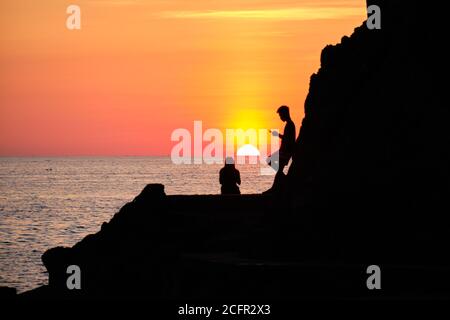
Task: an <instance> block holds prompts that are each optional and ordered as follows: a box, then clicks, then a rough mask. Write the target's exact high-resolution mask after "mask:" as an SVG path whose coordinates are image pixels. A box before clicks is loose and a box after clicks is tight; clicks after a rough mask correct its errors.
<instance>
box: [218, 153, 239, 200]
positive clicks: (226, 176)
mask: <svg viewBox="0 0 450 320" xmlns="http://www.w3.org/2000/svg"><path fill="white" fill-rule="evenodd" d="M219 174H220V177H219V181H220V184H221V185H222V187H221V193H222V194H241V191H240V190H239V185H240V184H241V175H240V173H239V170H238V169H236V167H235V166H234V159H233V158H231V157H228V158H226V160H225V166H224V167H223V168H222V169H220V173H219Z"/></svg>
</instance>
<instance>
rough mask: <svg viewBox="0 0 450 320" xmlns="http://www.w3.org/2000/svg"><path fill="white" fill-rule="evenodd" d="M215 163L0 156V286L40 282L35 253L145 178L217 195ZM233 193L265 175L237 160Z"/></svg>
mask: <svg viewBox="0 0 450 320" xmlns="http://www.w3.org/2000/svg"><path fill="white" fill-rule="evenodd" d="M220 168H221V165H206V164H204V165H175V164H172V162H171V160H170V158H169V157H65V158H36V157H30V158H0V286H9V287H14V288H16V289H17V290H18V292H23V291H26V290H29V289H33V288H35V287H37V286H40V285H43V284H46V283H47V273H46V270H45V268H44V266H43V264H42V262H41V255H42V254H43V253H44V252H45V251H46V250H47V249H50V248H53V247H56V246H72V245H74V244H75V243H77V242H78V241H79V240H81V239H82V238H84V237H85V236H86V235H88V234H91V233H96V232H97V231H99V230H100V226H101V224H102V223H103V222H104V221H109V220H110V219H111V218H112V216H113V215H114V214H115V213H116V212H117V211H118V210H119V209H120V208H121V207H122V206H123V205H124V204H125V203H127V202H129V201H131V200H132V199H133V198H134V197H135V196H137V195H138V194H139V193H140V191H141V190H142V189H143V188H144V187H145V186H146V185H147V184H149V183H162V184H164V185H165V191H166V194H168V195H171V194H218V193H220V185H219V170H220ZM237 168H238V169H239V171H240V172H241V180H242V185H241V193H261V192H262V191H264V190H267V189H269V188H270V186H271V185H272V182H273V176H270V175H261V174H260V166H259V165H249V164H246V165H237Z"/></svg>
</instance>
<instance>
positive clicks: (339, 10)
mask: <svg viewBox="0 0 450 320" xmlns="http://www.w3.org/2000/svg"><path fill="white" fill-rule="evenodd" d="M362 14H364V11H362V9H361V7H319V8H312V7H297V8H282V9H258V10H208V11H165V12H162V13H161V14H160V16H161V17H163V18H172V19H259V20H300V21H306V20H321V19H324V20H327V19H342V18H349V17H359V16H361V15H362Z"/></svg>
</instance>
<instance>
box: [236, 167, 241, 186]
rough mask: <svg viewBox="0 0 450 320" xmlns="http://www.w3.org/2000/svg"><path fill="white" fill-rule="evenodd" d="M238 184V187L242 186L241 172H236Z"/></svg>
mask: <svg viewBox="0 0 450 320" xmlns="http://www.w3.org/2000/svg"><path fill="white" fill-rule="evenodd" d="M236 182H237V184H238V185H241V173H240V172H239V170H236Z"/></svg>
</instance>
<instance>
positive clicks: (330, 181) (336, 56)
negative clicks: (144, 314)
mask: <svg viewBox="0 0 450 320" xmlns="http://www.w3.org/2000/svg"><path fill="white" fill-rule="evenodd" d="M369 2H370V3H372V1H369ZM373 2H376V3H378V4H379V6H380V7H381V9H382V29H381V30H368V29H367V28H366V27H365V25H364V24H363V25H362V26H360V27H358V28H356V29H355V32H354V34H353V35H352V36H351V37H344V38H342V42H341V43H340V44H338V45H336V46H327V47H326V48H325V49H324V50H323V52H322V57H321V64H322V65H321V68H320V70H319V71H318V73H317V74H314V75H313V76H312V77H311V85H310V92H309V95H308V97H307V99H306V103H305V114H306V117H305V119H304V121H303V124H302V128H301V131H300V135H299V137H298V140H297V145H296V153H295V157H294V159H293V164H292V166H291V168H290V171H289V174H288V181H289V190H290V192H289V193H287V194H284V195H248V196H170V197H168V196H165V194H164V191H163V186H161V185H149V186H147V187H146V188H145V189H144V190H143V191H142V193H141V194H140V195H139V196H138V197H137V198H136V199H135V200H134V201H133V202H131V203H128V204H127V205H125V206H124V207H123V208H122V209H121V210H120V211H119V212H118V213H117V214H116V215H115V216H114V218H113V219H112V220H111V221H110V222H109V223H104V224H103V226H102V228H101V231H100V232H98V233H97V234H95V235H90V236H88V237H86V238H85V239H84V240H82V241H81V242H79V243H78V244H76V245H75V246H74V247H72V248H54V249H50V250H49V251H47V252H46V253H45V254H44V255H43V257H42V259H43V262H44V264H45V266H46V267H47V269H48V271H49V276H50V278H49V280H50V281H49V286H48V287H45V288H40V289H38V290H35V291H32V292H28V293H26V294H24V295H22V296H23V297H36V296H37V297H59V298H65V297H67V298H73V297H82V298H86V297H108V296H110V297H172V298H173V297H183V298H186V297H209V298H213V297H216V298H217V297H227V296H228V297H239V296H241V297H242V296H244V297H253V298H255V297H258V296H263V297H289V298H293V297H297V298H298V297H312V296H313V297H322V298H323V297H337V296H339V297H361V296H366V297H380V295H379V294H378V295H377V293H374V292H369V291H368V290H367V288H366V287H365V280H366V278H367V275H366V273H365V272H366V267H367V266H368V265H371V264H378V265H380V266H381V267H382V270H383V292H382V293H383V296H382V297H423V296H432V297H433V296H440V297H442V296H447V297H448V296H449V292H450V278H449V272H448V271H449V261H448V257H447V254H446V244H447V243H448V242H449V241H448V240H449V239H448V237H449V236H448V232H447V230H446V228H447V226H446V224H445V223H444V221H445V218H446V217H445V215H447V214H448V212H450V210H449V204H448V202H449V201H448V199H449V181H450V179H449V177H450V170H449V164H450V161H449V160H450V154H449V152H450V148H449V142H450V141H449V139H450V126H449V125H448V123H450V110H449V105H448V103H445V100H444V93H445V90H444V82H443V77H442V76H443V75H442V73H443V71H442V70H443V65H444V64H445V63H446V60H447V58H446V50H445V41H444V39H446V38H445V37H444V36H445V34H444V30H445V29H444V24H445V19H443V18H444V17H443V15H444V13H443V10H440V11H441V12H439V10H438V9H436V8H433V7H431V6H429V5H428V4H424V3H423V2H422V3H423V4H422V5H421V6H418V5H416V4H415V3H413V2H407V3H406V2H405V4H400V2H398V1H395V2H394V1H373ZM444 79H445V78H444ZM71 264H76V265H78V266H80V268H81V270H82V290H80V291H76V290H74V291H69V290H67V288H66V284H65V283H66V279H67V276H68V275H67V274H66V268H67V266H69V265H71Z"/></svg>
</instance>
